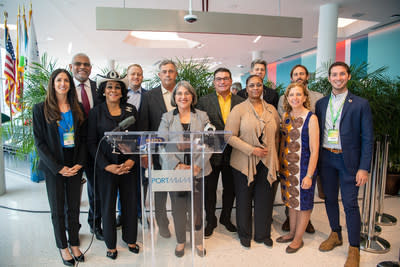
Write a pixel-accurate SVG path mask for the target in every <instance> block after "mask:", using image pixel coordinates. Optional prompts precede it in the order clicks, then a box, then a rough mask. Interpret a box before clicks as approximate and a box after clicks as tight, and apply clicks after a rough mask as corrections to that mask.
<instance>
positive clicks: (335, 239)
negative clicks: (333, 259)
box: [319, 232, 343, 252]
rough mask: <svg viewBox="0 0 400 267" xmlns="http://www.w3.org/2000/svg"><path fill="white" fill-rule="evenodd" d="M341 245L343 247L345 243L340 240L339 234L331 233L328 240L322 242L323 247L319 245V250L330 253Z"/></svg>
mask: <svg viewBox="0 0 400 267" xmlns="http://www.w3.org/2000/svg"><path fill="white" fill-rule="evenodd" d="M341 245H343V241H342V240H340V239H339V236H338V233H336V232H331V234H330V235H329V237H328V239H327V240H325V241H324V242H322V243H321V245H319V250H320V251H323V252H325V251H330V250H332V249H334V248H335V247H337V246H341Z"/></svg>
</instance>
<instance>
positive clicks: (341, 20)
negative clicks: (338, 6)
mask: <svg viewBox="0 0 400 267" xmlns="http://www.w3.org/2000/svg"><path fill="white" fill-rule="evenodd" d="M355 21H357V20H356V19H344V18H338V28H344V27H347V26H349V25H350V24H352V23H353V22H355Z"/></svg>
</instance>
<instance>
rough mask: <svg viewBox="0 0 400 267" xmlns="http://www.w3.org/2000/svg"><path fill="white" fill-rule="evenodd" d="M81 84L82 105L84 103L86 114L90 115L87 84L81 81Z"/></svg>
mask: <svg viewBox="0 0 400 267" xmlns="http://www.w3.org/2000/svg"><path fill="white" fill-rule="evenodd" d="M80 85H81V98H82V105H83V109H84V110H85V114H86V117H87V116H88V115H89V110H90V103H89V98H88V96H87V94H86V90H85V85H84V84H83V83H81V84H80Z"/></svg>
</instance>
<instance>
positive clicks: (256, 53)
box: [251, 51, 263, 61]
mask: <svg viewBox="0 0 400 267" xmlns="http://www.w3.org/2000/svg"><path fill="white" fill-rule="evenodd" d="M262 57H263V52H262V51H251V61H254V60H256V59H262Z"/></svg>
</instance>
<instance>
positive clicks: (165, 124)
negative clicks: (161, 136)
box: [158, 109, 211, 175]
mask: <svg viewBox="0 0 400 267" xmlns="http://www.w3.org/2000/svg"><path fill="white" fill-rule="evenodd" d="M209 122H210V120H209V118H208V116H207V113H205V112H204V111H201V110H198V109H193V110H192V112H191V113H190V131H204V127H205V126H206V124H207V123H209ZM158 131H160V132H162V131H164V132H183V131H184V129H183V126H182V124H181V121H180V118H179V111H178V109H174V110H171V111H169V112H167V113H164V114H163V116H162V118H161V123H160V127H159V128H158ZM181 138H183V136H182V135H179V136H170V137H169V140H168V141H175V142H179V141H181ZM171 145H172V146H173V147H171V148H172V149H176V150H177V151H178V150H179V149H178V148H177V146H176V144H175V143H172V144H171ZM184 154H185V153H175V154H160V159H161V160H160V161H161V165H162V167H163V169H167V170H173V169H174V168H175V167H176V165H178V164H179V163H184ZM193 161H194V162H193V163H194V164H196V165H197V166H199V167H201V166H202V164H201V163H202V156H201V154H200V153H195V154H194V155H193ZM210 173H211V165H210V156H209V154H205V155H204V175H209V174H210Z"/></svg>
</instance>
